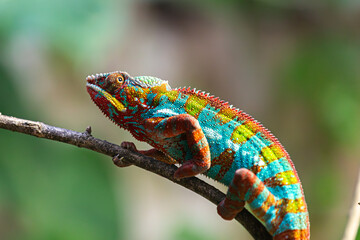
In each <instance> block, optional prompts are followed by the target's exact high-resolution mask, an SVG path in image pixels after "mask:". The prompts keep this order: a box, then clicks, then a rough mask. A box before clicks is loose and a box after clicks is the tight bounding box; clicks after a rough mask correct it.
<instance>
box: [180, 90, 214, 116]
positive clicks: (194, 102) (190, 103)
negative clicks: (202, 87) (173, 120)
mask: <svg viewBox="0 0 360 240" xmlns="http://www.w3.org/2000/svg"><path fill="white" fill-rule="evenodd" d="M208 103H209V101H208V100H207V99H206V98H203V97H200V96H196V95H190V96H189V97H188V99H187V101H186V104H185V111H186V112H187V113H188V114H190V115H191V116H194V117H196V118H197V117H198V116H199V114H200V113H201V111H202V110H203V109H204V108H205V107H206V105H207V104H208Z"/></svg>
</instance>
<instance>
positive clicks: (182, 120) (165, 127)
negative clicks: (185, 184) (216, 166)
mask: <svg viewBox="0 0 360 240" xmlns="http://www.w3.org/2000/svg"><path fill="white" fill-rule="evenodd" d="M145 128H146V129H148V131H149V134H150V135H151V137H152V138H155V139H168V138H172V137H175V136H178V135H180V134H185V135H186V139H187V143H188V146H189V149H190V151H191V153H192V159H190V160H187V161H185V162H184V163H183V164H182V166H181V167H179V169H178V170H177V171H176V172H175V174H174V177H175V178H176V179H181V178H185V177H191V176H195V175H197V174H199V173H203V172H205V171H206V170H208V169H209V168H210V164H211V160H210V148H209V144H208V142H207V140H206V137H205V134H204V133H203V131H202V129H201V127H200V124H199V122H198V120H197V119H196V118H194V117H193V116H191V115H189V114H179V115H176V116H172V117H168V118H150V119H147V120H146V121H145Z"/></svg>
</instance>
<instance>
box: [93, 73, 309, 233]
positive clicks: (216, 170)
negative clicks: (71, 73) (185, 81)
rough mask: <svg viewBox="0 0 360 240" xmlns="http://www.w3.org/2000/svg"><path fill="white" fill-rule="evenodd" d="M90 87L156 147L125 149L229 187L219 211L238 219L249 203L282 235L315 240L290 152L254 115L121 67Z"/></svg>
mask: <svg viewBox="0 0 360 240" xmlns="http://www.w3.org/2000/svg"><path fill="white" fill-rule="evenodd" d="M87 91H88V93H89V94H90V97H91V98H92V100H93V101H94V102H95V104H96V105H97V106H98V107H99V108H100V110H101V111H102V112H103V113H104V114H105V115H106V116H107V117H109V118H110V119H111V120H112V121H114V122H115V123H116V124H117V125H119V126H120V127H122V128H125V129H127V130H129V131H130V132H131V133H132V135H133V136H134V137H135V138H136V139H138V140H140V141H145V142H147V143H149V144H150V145H151V146H153V147H154V148H153V149H150V150H146V151H138V150H137V149H136V147H135V145H134V144H133V143H131V142H124V143H122V145H121V146H123V147H125V148H129V149H132V150H136V151H138V152H140V153H142V154H145V155H147V156H151V157H154V158H156V159H157V160H160V161H163V162H166V163H169V164H174V163H180V164H181V167H179V168H178V170H177V171H176V172H175V175H174V177H175V178H177V179H181V178H185V177H191V176H195V175H197V174H205V175H206V176H208V177H210V178H212V179H214V180H216V181H219V182H221V183H223V184H225V185H226V186H228V187H229V188H228V192H227V195H226V198H225V199H224V200H223V201H222V202H221V203H220V204H219V205H218V208H217V210H218V213H219V215H220V216H221V217H222V218H224V219H226V220H231V219H233V218H234V217H235V216H236V214H237V213H239V212H240V211H241V210H242V209H243V208H244V207H245V204H246V207H247V208H248V209H249V211H250V212H251V213H252V214H253V215H255V216H256V217H257V218H258V219H259V220H260V221H261V222H262V223H263V224H264V226H265V227H266V229H267V230H268V231H269V233H270V234H271V235H272V236H273V238H274V239H293V240H300V239H310V224H309V215H308V211H307V205H306V202H305V197H304V193H303V189H302V186H301V183H300V180H299V177H298V175H297V172H296V170H295V168H294V165H293V163H292V161H291V159H290V156H289V154H288V153H287V152H286V151H285V149H284V147H283V146H282V145H281V144H280V142H279V141H278V140H277V139H276V138H275V137H274V136H273V135H272V134H271V133H270V131H268V130H267V129H266V128H264V127H263V126H262V125H261V124H260V123H259V122H257V121H256V120H254V119H253V118H252V117H251V116H249V115H248V114H246V113H244V112H243V111H241V110H238V109H236V108H234V107H233V106H231V105H229V104H228V103H227V102H224V101H222V100H220V99H219V98H216V97H214V96H210V95H209V94H207V93H204V92H201V91H196V90H194V89H190V88H187V89H186V88H177V89H171V87H170V86H169V84H168V82H167V81H163V80H161V79H159V78H155V77H145V76H141V77H131V76H130V75H129V74H127V73H125V72H120V71H117V72H112V73H106V74H96V75H91V76H88V77H87ZM115 163H116V161H115ZM118 166H121V167H124V165H120V164H118Z"/></svg>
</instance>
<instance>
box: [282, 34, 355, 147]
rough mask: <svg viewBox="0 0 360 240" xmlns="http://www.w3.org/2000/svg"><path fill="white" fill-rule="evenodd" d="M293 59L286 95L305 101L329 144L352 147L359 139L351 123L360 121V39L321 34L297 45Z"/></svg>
mask: <svg viewBox="0 0 360 240" xmlns="http://www.w3.org/2000/svg"><path fill="white" fill-rule="evenodd" d="M292 59H293V61H290V63H289V66H288V67H286V68H285V69H286V71H287V73H286V77H285V80H284V83H283V90H284V91H285V92H289V93H290V94H289V96H287V97H289V98H290V99H291V98H293V97H298V98H301V100H302V101H306V105H307V107H308V108H309V109H311V111H312V113H313V115H314V116H315V117H316V124H317V127H318V128H320V129H323V134H326V135H327V138H325V139H327V140H328V142H327V143H328V144H330V145H329V148H331V147H333V146H334V145H335V144H342V145H344V146H347V147H349V148H352V147H355V145H357V144H358V143H359V140H360V139H359V138H360V136H359V134H358V133H359V132H360V124H353V123H359V122H360V108H359V103H360V94H359V93H360V69H359V66H358V63H359V62H360V45H359V43H358V42H352V41H350V40H348V39H340V38H339V37H334V36H331V35H330V36H321V37H318V38H315V39H311V41H307V42H305V43H303V44H302V45H301V46H299V47H298V49H297V52H296V53H295V56H293V58H292ZM304 96H306V97H305V98H304ZM330 141H332V142H330Z"/></svg>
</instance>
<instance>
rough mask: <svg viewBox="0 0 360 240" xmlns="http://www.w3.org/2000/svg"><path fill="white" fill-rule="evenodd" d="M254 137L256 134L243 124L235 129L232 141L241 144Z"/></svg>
mask: <svg viewBox="0 0 360 240" xmlns="http://www.w3.org/2000/svg"><path fill="white" fill-rule="evenodd" d="M252 136H254V132H252V131H251V130H250V129H249V128H248V127H247V126H246V125H244V124H242V125H240V126H237V127H236V128H235V129H234V131H233V133H232V134H231V141H232V142H233V143H236V144H240V143H242V142H245V141H246V140H247V139H249V138H251V137H252Z"/></svg>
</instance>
